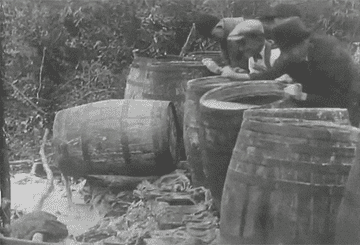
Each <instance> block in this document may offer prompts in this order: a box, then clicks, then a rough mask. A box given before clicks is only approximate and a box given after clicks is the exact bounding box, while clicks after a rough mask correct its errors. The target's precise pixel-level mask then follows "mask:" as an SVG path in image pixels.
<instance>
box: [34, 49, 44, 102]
mask: <svg viewBox="0 0 360 245" xmlns="http://www.w3.org/2000/svg"><path fill="white" fill-rule="evenodd" d="M45 54H46V47H44V49H43V56H42V60H41V66H40V74H39V88H38V91H37V93H36V97H37V98H38V99H39V98H40V92H41V88H42V72H43V68H44V61H45Z"/></svg>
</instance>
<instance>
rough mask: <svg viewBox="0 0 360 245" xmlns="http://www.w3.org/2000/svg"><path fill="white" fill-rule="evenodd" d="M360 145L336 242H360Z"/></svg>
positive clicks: (340, 218) (343, 204)
mask: <svg viewBox="0 0 360 245" xmlns="http://www.w3.org/2000/svg"><path fill="white" fill-rule="evenodd" d="M359 159H360V145H357V148H356V156H355V159H354V162H353V165H352V166H351V169H350V173H349V177H348V180H347V182H346V185H345V190H344V196H343V199H342V201H341V204H340V207H339V212H338V215H337V220H336V233H335V244H360V192H359V187H360V161H359Z"/></svg>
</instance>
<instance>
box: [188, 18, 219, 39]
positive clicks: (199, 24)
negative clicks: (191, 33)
mask: <svg viewBox="0 0 360 245" xmlns="http://www.w3.org/2000/svg"><path fill="white" fill-rule="evenodd" d="M219 21H220V19H219V18H218V17H216V16H213V15H210V14H200V15H198V16H197V17H196V18H195V20H194V23H195V27H196V32H197V33H199V34H200V35H202V36H204V37H212V35H211V32H212V30H213V29H214V27H215V26H216V25H217V24H218V23H219Z"/></svg>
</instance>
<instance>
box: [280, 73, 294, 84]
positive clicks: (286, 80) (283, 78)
mask: <svg viewBox="0 0 360 245" xmlns="http://www.w3.org/2000/svg"><path fill="white" fill-rule="evenodd" d="M275 81H277V82H282V83H293V82H294V81H293V79H292V78H291V77H290V76H289V75H288V74H284V75H282V76H281V77H278V78H276V79H275Z"/></svg>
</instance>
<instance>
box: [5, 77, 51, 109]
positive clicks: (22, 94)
mask: <svg viewBox="0 0 360 245" xmlns="http://www.w3.org/2000/svg"><path fill="white" fill-rule="evenodd" d="M7 83H8V84H10V85H11V87H13V89H14V90H16V91H17V92H18V93H19V94H20V95H21V96H22V97H23V98H24V99H25V100H26V101H27V102H28V103H29V104H30V105H31V106H32V107H34V108H35V110H37V111H38V112H40V113H42V114H46V113H45V112H44V111H43V110H42V109H41V108H40V107H38V106H37V105H35V103H34V102H32V101H31V100H30V99H29V98H28V97H27V96H26V95H25V94H24V93H23V92H21V90H20V89H18V88H17V87H16V86H15V85H14V84H12V83H11V82H8V81H7Z"/></svg>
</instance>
